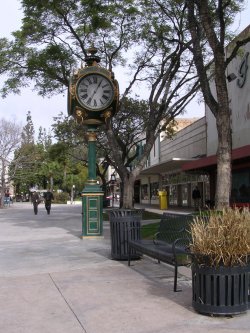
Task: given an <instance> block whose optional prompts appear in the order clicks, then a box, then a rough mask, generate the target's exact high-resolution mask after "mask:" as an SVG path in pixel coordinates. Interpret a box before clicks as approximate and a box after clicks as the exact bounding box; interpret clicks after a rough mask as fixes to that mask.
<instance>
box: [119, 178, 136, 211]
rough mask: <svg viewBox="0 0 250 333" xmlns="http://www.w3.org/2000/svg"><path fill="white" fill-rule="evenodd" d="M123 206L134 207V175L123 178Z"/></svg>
mask: <svg viewBox="0 0 250 333" xmlns="http://www.w3.org/2000/svg"><path fill="white" fill-rule="evenodd" d="M121 208H124V209H133V208H134V177H131V176H130V177H125V179H124V180H123V198H122V207H121Z"/></svg>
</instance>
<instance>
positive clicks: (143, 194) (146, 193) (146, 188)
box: [141, 184, 148, 200]
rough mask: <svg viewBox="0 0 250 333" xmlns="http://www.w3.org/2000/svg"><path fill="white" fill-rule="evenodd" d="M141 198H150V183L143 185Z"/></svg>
mask: <svg viewBox="0 0 250 333" xmlns="http://www.w3.org/2000/svg"><path fill="white" fill-rule="evenodd" d="M141 199H142V200H148V184H144V185H142V186H141Z"/></svg>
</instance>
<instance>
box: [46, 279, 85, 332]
mask: <svg viewBox="0 0 250 333" xmlns="http://www.w3.org/2000/svg"><path fill="white" fill-rule="evenodd" d="M49 277H50V279H51V281H52V282H53V284H54V286H55V287H56V289H57V290H58V292H59V294H60V295H61V297H62V298H63V300H64V302H65V303H66V304H67V306H68V308H69V309H70V311H71V312H72V313H73V315H74V317H75V318H76V320H77V321H78V323H79V325H80V326H81V328H82V329H83V332H85V333H87V331H86V330H85V328H84V326H83V324H82V323H81V321H80V319H79V318H78V317H77V314H76V313H75V312H74V310H73V308H72V307H71V306H70V304H69V302H68V301H67V299H66V298H65V296H64V295H63V293H62V291H61V290H60V288H59V287H58V285H57V284H56V282H55V280H54V279H53V277H52V276H51V274H50V273H49Z"/></svg>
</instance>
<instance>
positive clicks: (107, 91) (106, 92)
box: [103, 90, 111, 94]
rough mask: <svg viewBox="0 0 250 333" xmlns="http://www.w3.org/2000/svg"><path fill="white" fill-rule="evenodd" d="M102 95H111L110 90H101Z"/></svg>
mask: <svg viewBox="0 0 250 333" xmlns="http://www.w3.org/2000/svg"><path fill="white" fill-rule="evenodd" d="M103 93H104V94H110V93H111V90H103Z"/></svg>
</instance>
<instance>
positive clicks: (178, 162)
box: [140, 157, 193, 175]
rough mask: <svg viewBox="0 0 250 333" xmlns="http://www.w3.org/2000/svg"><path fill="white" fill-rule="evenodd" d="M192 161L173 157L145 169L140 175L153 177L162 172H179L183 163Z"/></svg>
mask: <svg viewBox="0 0 250 333" xmlns="http://www.w3.org/2000/svg"><path fill="white" fill-rule="evenodd" d="M191 160H192V161H193V159H190V158H178V157H174V158H172V159H170V160H168V161H165V162H162V163H159V164H155V165H152V166H150V167H148V168H145V169H143V170H142V171H141V173H140V174H141V175H154V174H162V173H164V172H169V171H175V170H181V167H182V165H183V164H184V163H187V162H188V161H191Z"/></svg>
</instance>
